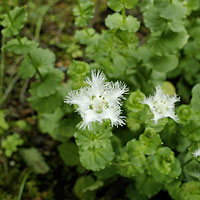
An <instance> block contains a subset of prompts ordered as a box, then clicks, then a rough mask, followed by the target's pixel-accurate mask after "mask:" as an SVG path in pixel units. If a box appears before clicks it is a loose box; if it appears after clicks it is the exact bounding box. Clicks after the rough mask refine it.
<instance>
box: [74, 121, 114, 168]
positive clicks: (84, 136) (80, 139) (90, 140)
mask: <svg viewBox="0 0 200 200" xmlns="http://www.w3.org/2000/svg"><path fill="white" fill-rule="evenodd" d="M74 136H75V139H76V143H77V145H78V147H79V155H80V161H81V164H82V165H83V166H84V167H85V168H86V169H89V170H93V171H99V170H101V169H104V168H105V167H106V166H107V165H108V164H109V163H110V162H111V161H112V159H113V157H114V152H113V149H112V145H111V140H110V137H111V136H112V132H111V130H110V128H109V127H106V126H105V125H102V126H99V125H96V124H95V125H94V127H93V128H92V130H91V131H90V130H84V131H83V130H77V131H76V132H75V134H74Z"/></svg>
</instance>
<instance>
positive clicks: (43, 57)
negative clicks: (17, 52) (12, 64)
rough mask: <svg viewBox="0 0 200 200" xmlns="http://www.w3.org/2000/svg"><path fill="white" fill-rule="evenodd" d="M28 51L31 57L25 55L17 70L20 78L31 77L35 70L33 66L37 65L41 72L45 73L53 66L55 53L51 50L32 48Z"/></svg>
mask: <svg viewBox="0 0 200 200" xmlns="http://www.w3.org/2000/svg"><path fill="white" fill-rule="evenodd" d="M29 53H30V55H31V57H30V56H29V55H25V57H24V60H23V62H22V64H21V65H20V67H19V71H18V72H19V75H20V76H21V77H22V78H25V79H27V78H31V77H32V76H33V75H34V74H35V72H36V70H35V67H37V68H38V69H39V71H40V72H41V73H45V72H47V70H48V69H50V68H52V67H53V66H54V62H55V55H54V53H53V52H52V51H50V50H48V49H42V48H37V49H32V50H31V51H30V52H29ZM34 66H35V67H34Z"/></svg>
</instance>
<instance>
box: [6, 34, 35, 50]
mask: <svg viewBox="0 0 200 200" xmlns="http://www.w3.org/2000/svg"><path fill="white" fill-rule="evenodd" d="M21 42H22V44H20V43H19V41H18V40H17V39H12V40H9V41H8V42H7V43H6V45H5V46H4V48H5V49H6V50H7V51H9V52H12V53H16V54H27V53H29V52H30V51H31V50H32V49H35V48H37V47H38V45H39V44H38V43H37V42H35V41H31V40H28V39H27V38H26V37H24V38H22V39H21Z"/></svg>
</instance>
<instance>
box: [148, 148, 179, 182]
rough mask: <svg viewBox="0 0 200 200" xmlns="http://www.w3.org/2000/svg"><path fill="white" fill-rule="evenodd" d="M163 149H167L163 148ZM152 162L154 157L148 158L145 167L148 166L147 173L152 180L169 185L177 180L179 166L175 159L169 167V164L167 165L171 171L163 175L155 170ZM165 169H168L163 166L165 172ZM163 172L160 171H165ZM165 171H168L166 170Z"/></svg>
mask: <svg viewBox="0 0 200 200" xmlns="http://www.w3.org/2000/svg"><path fill="white" fill-rule="evenodd" d="M163 148H168V147H163ZM154 160H155V158H154V156H149V157H148V165H147V166H148V170H149V173H150V174H151V175H152V176H153V178H154V179H155V180H156V181H158V182H160V183H171V182H172V181H173V180H175V179H177V178H178V176H180V174H181V164H180V162H179V160H178V159H175V160H174V162H173V163H172V164H171V165H170V164H169V165H168V166H170V169H171V170H170V172H169V173H168V174H163V173H161V172H160V171H159V170H157V168H155V164H154ZM161 163H162V162H161ZM163 164H164V165H166V162H164V163H163ZM161 165H162V164H161ZM167 168H168V167H166V166H165V170H166V169H167ZM159 169H161V168H159ZM161 170H162V169H161ZM165 170H162V171H165ZM166 171H168V169H167V170H166Z"/></svg>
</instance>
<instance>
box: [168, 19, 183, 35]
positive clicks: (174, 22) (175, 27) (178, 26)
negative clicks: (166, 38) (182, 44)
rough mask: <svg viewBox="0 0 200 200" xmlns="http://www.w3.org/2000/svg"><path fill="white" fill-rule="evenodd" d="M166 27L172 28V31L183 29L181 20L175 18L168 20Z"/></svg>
mask: <svg viewBox="0 0 200 200" xmlns="http://www.w3.org/2000/svg"><path fill="white" fill-rule="evenodd" d="M168 27H169V29H170V30H172V31H174V32H181V31H184V25H183V21H179V20H176V19H175V20H172V21H169V22H168Z"/></svg>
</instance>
